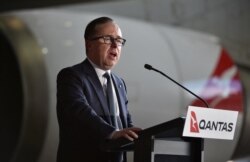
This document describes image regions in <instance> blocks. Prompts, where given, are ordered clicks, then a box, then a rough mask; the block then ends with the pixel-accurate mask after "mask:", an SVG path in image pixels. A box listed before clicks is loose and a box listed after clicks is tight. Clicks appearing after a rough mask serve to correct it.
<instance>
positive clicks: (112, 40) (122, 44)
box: [89, 35, 126, 46]
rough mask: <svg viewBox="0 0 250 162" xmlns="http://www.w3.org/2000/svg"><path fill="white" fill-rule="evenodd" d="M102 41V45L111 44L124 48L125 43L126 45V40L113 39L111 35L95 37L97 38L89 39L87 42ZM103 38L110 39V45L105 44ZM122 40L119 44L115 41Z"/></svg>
mask: <svg viewBox="0 0 250 162" xmlns="http://www.w3.org/2000/svg"><path fill="white" fill-rule="evenodd" d="M101 38H102V39H103V42H104V44H112V43H115V44H116V45H118V46H124V45H125V43H126V39H124V38H121V37H118V38H114V37H112V36H111V35H102V36H97V37H93V38H91V39H89V40H91V41H93V40H98V39H101ZM105 38H109V39H110V41H111V42H110V43H106V39H105ZM119 39H120V40H122V42H121V44H119V42H117V40H119Z"/></svg>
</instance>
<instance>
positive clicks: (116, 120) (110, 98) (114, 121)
mask: <svg viewBox="0 0 250 162" xmlns="http://www.w3.org/2000/svg"><path fill="white" fill-rule="evenodd" d="M103 76H104V77H105V78H106V79H107V89H106V95H107V100H108V104H109V112H110V117H111V122H112V125H113V126H114V127H115V128H116V129H122V123H121V119H120V116H119V115H118V114H117V113H116V106H115V102H114V94H113V90H112V83H111V78H110V75H109V73H105V74H104V75H103Z"/></svg>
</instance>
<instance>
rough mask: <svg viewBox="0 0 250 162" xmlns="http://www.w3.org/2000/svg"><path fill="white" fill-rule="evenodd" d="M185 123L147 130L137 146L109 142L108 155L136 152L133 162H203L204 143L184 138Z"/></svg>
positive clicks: (136, 142) (159, 126)
mask: <svg viewBox="0 0 250 162" xmlns="http://www.w3.org/2000/svg"><path fill="white" fill-rule="evenodd" d="M184 123H185V119H184V118H177V119H173V120H171V121H168V122H164V123H161V124H159V125H156V126H153V127H150V128H147V129H144V130H143V131H141V132H140V133H139V138H138V139H137V140H135V141H134V142H131V141H128V140H126V139H118V140H110V141H107V142H106V143H105V144H104V145H103V146H104V149H105V150H106V151H134V162H180V161H181V162H201V159H202V151H203V139H201V138H193V137H183V136H182V132H183V128H184Z"/></svg>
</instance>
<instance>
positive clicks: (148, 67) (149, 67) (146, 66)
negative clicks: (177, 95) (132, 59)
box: [144, 64, 209, 108]
mask: <svg viewBox="0 0 250 162" xmlns="http://www.w3.org/2000/svg"><path fill="white" fill-rule="evenodd" d="M144 68H145V69H148V70H153V71H156V72H158V73H160V74H161V75H163V76H165V77H166V78H168V79H169V80H171V81H172V82H174V83H175V84H177V85H178V86H180V87H181V88H183V89H185V90H186V91H188V92H189V93H191V94H192V95H193V96H195V97H196V98H198V99H199V100H201V101H202V102H203V103H204V105H206V107H207V108H209V106H208V103H207V102H206V101H205V100H204V99H202V98H201V97H199V96H198V95H196V94H195V93H194V92H192V91H190V90H189V89H187V88H186V87H184V86H183V85H181V84H180V83H178V82H177V81H175V80H174V79H172V78H171V77H169V76H168V75H166V74H165V73H163V72H161V71H160V70H157V69H155V68H153V67H152V66H151V65H149V64H145V65H144Z"/></svg>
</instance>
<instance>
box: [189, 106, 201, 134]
mask: <svg viewBox="0 0 250 162" xmlns="http://www.w3.org/2000/svg"><path fill="white" fill-rule="evenodd" d="M190 131H191V132H193V133H199V127H198V122H197V119H196V114H195V112H194V111H191V121H190Z"/></svg>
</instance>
